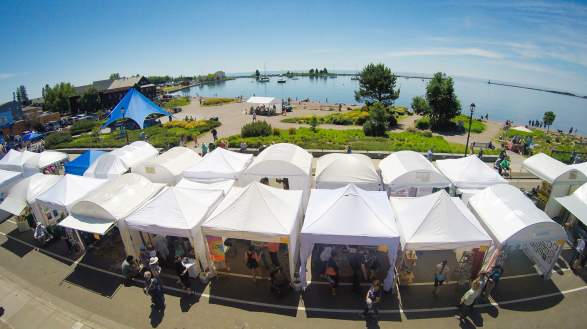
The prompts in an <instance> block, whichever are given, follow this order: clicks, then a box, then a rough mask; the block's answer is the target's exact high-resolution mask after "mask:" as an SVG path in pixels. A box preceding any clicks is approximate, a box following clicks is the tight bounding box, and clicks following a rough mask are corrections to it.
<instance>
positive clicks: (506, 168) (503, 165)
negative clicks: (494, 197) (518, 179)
mask: <svg viewBox="0 0 587 329" xmlns="http://www.w3.org/2000/svg"><path fill="white" fill-rule="evenodd" d="M511 170H512V169H511V168H510V161H509V159H508V157H505V159H503V160H501V162H500V163H499V174H500V175H502V176H506V177H510V176H511Z"/></svg>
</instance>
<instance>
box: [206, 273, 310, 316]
mask: <svg viewBox="0 0 587 329" xmlns="http://www.w3.org/2000/svg"><path fill="white" fill-rule="evenodd" d="M269 288H270V282H269V280H257V282H253V280H252V279H250V278H240V277H217V278H215V279H213V280H212V281H211V282H210V304H218V305H224V306H231V307H235V308H239V309H244V310H248V311H253V312H265V313H275V314H280V315H288V316H292V317H295V316H296V313H297V307H298V303H299V295H298V294H297V293H296V292H295V291H294V290H293V289H290V290H289V291H288V292H287V293H286V295H285V296H283V297H277V296H275V295H273V294H272V293H271V292H270V291H269ZM238 300H245V301H247V302H250V303H248V304H245V303H240V302H239V301H238ZM255 303H263V304H269V305H271V306H270V307H267V306H264V305H254V304H255Z"/></svg>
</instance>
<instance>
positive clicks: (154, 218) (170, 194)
mask: <svg viewBox="0 0 587 329" xmlns="http://www.w3.org/2000/svg"><path fill="white" fill-rule="evenodd" d="M222 195H223V193H222V191H211V190H210V191H204V190H192V189H185V188H178V187H166V188H165V189H164V190H163V191H162V192H161V193H159V194H157V196H155V197H154V198H153V199H151V200H149V201H148V202H147V203H146V204H145V205H143V206H142V207H141V208H139V209H137V210H136V211H135V212H133V213H132V214H131V215H130V216H128V217H126V218H125V219H124V221H125V222H126V224H127V226H128V227H129V228H131V229H135V230H139V231H144V232H148V233H152V234H160V235H171V236H180V237H185V238H191V237H192V236H193V234H192V232H191V231H192V230H193V229H194V228H195V227H198V226H199V225H200V224H201V223H202V222H203V221H204V219H205V218H206V217H207V216H208V215H209V214H210V213H211V212H212V210H213V209H214V208H215V207H216V205H217V204H218V202H219V201H220V199H221V198H222Z"/></svg>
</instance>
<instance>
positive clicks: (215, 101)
mask: <svg viewBox="0 0 587 329" xmlns="http://www.w3.org/2000/svg"><path fill="white" fill-rule="evenodd" d="M232 102H234V98H206V99H204V100H203V101H202V105H204V106H212V105H220V104H226V103H232Z"/></svg>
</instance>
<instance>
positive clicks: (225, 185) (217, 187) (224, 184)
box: [175, 178, 235, 195]
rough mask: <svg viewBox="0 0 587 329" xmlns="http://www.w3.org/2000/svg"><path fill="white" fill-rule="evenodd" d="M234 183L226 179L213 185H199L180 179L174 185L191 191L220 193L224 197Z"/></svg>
mask: <svg viewBox="0 0 587 329" xmlns="http://www.w3.org/2000/svg"><path fill="white" fill-rule="evenodd" d="M234 183H235V181H234V179H227V180H222V181H218V182H213V183H200V182H194V181H191V180H189V179H186V178H182V179H181V180H180V181H179V182H178V183H177V185H175V187H181V188H188V189H192V190H205V191H206V190H207V191H222V193H223V195H226V194H228V192H229V191H230V189H232V187H233V186H234Z"/></svg>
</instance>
